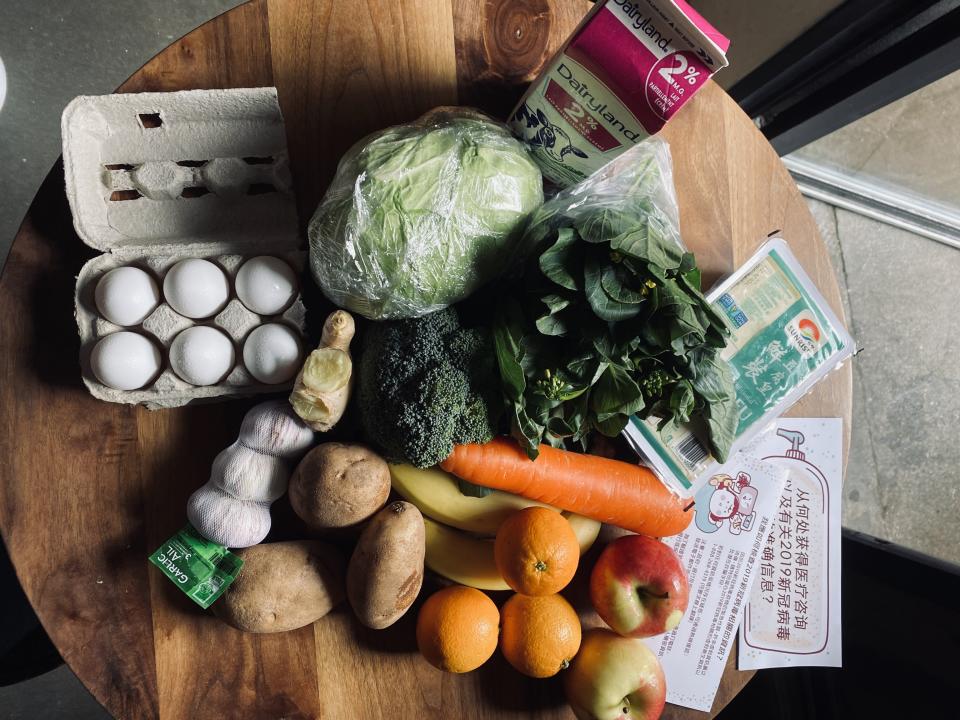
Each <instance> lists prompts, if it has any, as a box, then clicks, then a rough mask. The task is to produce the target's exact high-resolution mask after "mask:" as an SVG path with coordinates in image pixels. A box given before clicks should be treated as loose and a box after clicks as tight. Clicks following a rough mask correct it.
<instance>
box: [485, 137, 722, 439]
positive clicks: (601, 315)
mask: <svg viewBox="0 0 960 720" xmlns="http://www.w3.org/2000/svg"><path fill="white" fill-rule="evenodd" d="M522 245H523V248H525V249H526V250H527V251H528V252H529V254H530V256H531V257H530V260H529V261H528V262H527V263H526V265H525V274H524V277H523V281H522V282H521V283H520V285H519V287H520V288H522V290H520V292H519V297H517V298H515V299H511V300H512V301H510V302H506V301H501V305H502V307H501V308H500V310H499V312H498V313H497V320H496V322H495V328H494V339H495V342H496V344H497V357H498V360H499V362H500V374H501V380H502V381H503V386H504V389H505V392H506V394H507V399H508V401H509V405H510V412H511V425H512V427H511V432H512V434H513V436H514V437H515V438H516V439H517V440H518V441H519V442H520V443H521V444H522V445H523V446H524V447H525V448H526V449H527V451H528V454H530V455H531V456H533V455H534V454H535V453H536V451H537V447H538V445H539V443H541V442H547V443H550V444H551V445H562V446H566V447H572V448H576V447H577V446H579V447H580V449H585V448H586V447H587V445H588V442H589V437H590V434H591V433H592V432H593V431H597V432H599V433H601V434H603V435H607V436H610V437H612V436H615V435H617V434H619V433H620V432H622V431H623V429H624V428H625V427H626V426H627V423H628V422H629V421H630V418H631V417H633V416H639V417H641V418H643V419H647V418H654V419H655V422H656V423H657V425H658V426H660V427H666V426H668V425H670V426H672V425H677V424H681V423H687V422H690V421H694V422H696V423H698V424H701V425H702V426H703V427H704V428H705V430H706V436H707V438H708V440H709V445H710V447H711V449H713V450H714V451H715V452H716V454H717V456H718V457H725V456H726V454H727V452H728V450H729V448H730V444H731V442H732V440H733V433H734V431H735V430H736V427H737V404H736V398H735V395H734V387H733V378H732V376H731V373H730V368H729V366H728V365H727V363H725V362H723V361H722V360H721V358H720V353H721V351H722V349H723V348H724V346H725V345H726V340H727V337H728V334H729V333H728V330H727V327H726V324H725V321H724V318H723V316H722V315H721V314H720V313H719V312H717V310H716V309H715V308H713V307H712V306H711V305H710V304H709V303H708V302H707V300H706V298H705V297H704V296H703V294H702V292H701V290H700V271H699V270H698V269H697V266H696V260H695V258H694V256H693V255H692V254H691V253H688V252H687V251H686V250H685V248H684V247H683V244H682V242H681V240H680V229H679V210H678V207H677V201H676V193H675V191H674V187H673V178H672V170H671V161H670V151H669V147H668V146H667V144H666V143H665V142H664V141H662V140H659V139H656V138H650V139H648V140H645V141H644V142H642V143H639V144H638V145H636V146H634V147H633V148H631V149H630V150H629V151H627V152H626V153H624V154H623V155H621V156H620V157H619V158H617V159H616V160H614V161H613V162H612V163H610V164H609V165H606V166H605V167H603V168H601V169H600V170H598V171H597V172H596V173H594V174H593V175H591V176H590V177H588V178H587V179H586V180H584V181H583V182H581V183H580V184H578V185H575V186H573V187H571V188H568V189H566V190H564V191H562V192H561V193H559V194H558V195H557V196H556V197H555V198H553V199H552V200H550V201H548V202H547V203H545V204H544V205H543V206H542V207H541V208H540V209H539V210H537V211H536V212H534V213H533V214H532V215H531V217H530V220H529V222H528V225H527V229H526V231H525V232H524V237H523V243H522Z"/></svg>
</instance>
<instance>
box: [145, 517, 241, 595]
mask: <svg viewBox="0 0 960 720" xmlns="http://www.w3.org/2000/svg"><path fill="white" fill-rule="evenodd" d="M150 562H152V563H153V564H154V565H156V566H157V567H158V568H160V571H161V572H162V573H163V574H164V575H166V576H167V577H168V578H170V580H171V582H173V584H174V585H176V586H177V587H178V588H180V590H182V591H183V593H184V594H186V596H187V597H188V598H190V599H191V600H193V601H194V602H195V603H196V604H197V605H199V606H200V607H202V608H204V609H206V608H208V607H210V606H211V605H212V604H213V602H214V601H215V600H216V599H217V598H218V597H220V596H221V595H222V594H223V592H224V590H226V589H227V588H228V587H230V583H232V582H233V581H234V580H235V579H236V577H237V575H238V574H239V572H240V568H242V567H243V560H241V559H240V558H238V557H237V556H236V555H234V554H233V553H232V552H230V551H229V550H227V548H225V547H224V546H223V545H219V544H217V543H215V542H210V541H209V540H207V539H206V538H205V537H203V536H202V535H201V534H200V533H198V532H197V531H196V530H195V529H194V527H193V526H192V525H190V524H189V523H188V524H187V526H186V527H184V528H183V529H182V530H180V531H179V532H178V533H177V534H176V535H174V536H173V537H172V538H170V539H169V540H167V541H166V542H165V543H163V545H161V546H160V547H159V548H157V549H156V550H155V551H154V552H153V554H152V555H151V556H150Z"/></svg>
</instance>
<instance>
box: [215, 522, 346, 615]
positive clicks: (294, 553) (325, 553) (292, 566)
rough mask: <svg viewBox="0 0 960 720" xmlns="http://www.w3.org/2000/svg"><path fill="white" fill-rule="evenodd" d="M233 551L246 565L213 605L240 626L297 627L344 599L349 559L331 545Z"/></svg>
mask: <svg viewBox="0 0 960 720" xmlns="http://www.w3.org/2000/svg"><path fill="white" fill-rule="evenodd" d="M234 552H236V554H237V555H238V556H239V557H240V558H241V559H242V560H243V568H242V569H241V570H240V574H239V575H238V576H237V579H236V580H234V581H233V584H232V585H231V586H230V587H229V588H227V591H226V592H225V593H224V594H223V597H221V598H220V599H219V600H218V601H217V602H216V603H215V604H214V605H213V608H214V612H215V613H216V615H217V616H218V617H219V618H220V619H222V620H223V621H224V622H226V623H227V624H228V625H232V626H233V627H235V628H237V629H238V630H243V631H244V632H252V633H271V632H283V631H285V630H295V629H296V628H299V627H303V626H304V625H309V624H310V623H312V622H316V621H317V620H319V619H320V618H322V617H323V616H324V615H326V614H327V613H328V612H330V610H331V609H332V608H333V607H334V606H335V605H337V604H338V603H339V602H340V601H341V600H343V597H344V588H343V581H344V566H345V565H346V563H345V562H344V559H343V556H342V555H341V554H340V552H339V551H338V550H337V549H336V548H335V547H333V546H332V545H327V544H326V543H322V542H319V541H317V540H298V541H295V542H278V543H267V544H265V545H254V546H253V547H249V548H245V549H243V550H236V551H234Z"/></svg>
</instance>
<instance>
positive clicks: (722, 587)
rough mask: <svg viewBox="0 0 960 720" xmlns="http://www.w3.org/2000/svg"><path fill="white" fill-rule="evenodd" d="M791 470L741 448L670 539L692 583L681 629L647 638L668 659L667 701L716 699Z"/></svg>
mask: <svg viewBox="0 0 960 720" xmlns="http://www.w3.org/2000/svg"><path fill="white" fill-rule="evenodd" d="M786 476H787V471H786V470H785V469H784V468H782V467H779V466H777V465H773V464H771V463H765V462H763V461H761V460H759V459H757V458H755V457H753V456H751V455H745V454H743V453H737V454H735V455H734V457H733V458H731V459H730V461H729V462H727V463H726V464H724V465H723V466H721V467H720V468H718V469H717V471H716V472H715V473H714V474H713V476H712V477H711V478H710V480H709V482H708V484H707V485H705V486H704V487H703V488H702V489H701V490H700V491H699V492H698V493H697V494H696V496H695V501H696V506H695V508H694V520H693V523H691V525H690V527H689V528H688V529H687V530H686V531H684V532H683V533H681V534H679V535H676V536H674V537H672V538H664V542H666V543H667V544H668V545H670V547H672V548H673V549H674V551H675V552H676V553H677V555H678V556H679V557H680V561H681V562H682V563H683V566H684V569H685V570H686V572H687V578H688V580H689V583H690V601H689V605H688V606H687V612H686V615H685V616H684V618H683V620H682V621H681V622H680V625H679V626H678V627H677V629H676V630H674V631H673V632H670V633H667V634H665V635H658V636H657V637H653V638H649V639H647V640H645V642H646V643H647V645H648V646H649V647H650V649H651V650H653V651H654V652H655V653H656V654H657V656H658V657H659V658H660V663H661V664H662V665H663V672H664V675H665V676H666V680H667V702H671V703H674V704H676V705H683V706H684V707H688V708H693V709H695V710H710V707H711V705H713V698H714V696H715V695H716V694H717V688H718V687H719V685H720V676H721V675H723V669H724V666H725V665H726V661H727V656H728V655H729V653H730V648H731V647H733V644H734V639H735V637H736V633H737V626H738V625H739V624H740V617H741V612H740V611H741V606H742V603H743V601H744V599H745V598H746V597H747V595H748V594H749V592H750V587H751V585H752V581H753V573H754V567H755V565H756V562H757V560H758V558H759V557H760V551H761V549H762V547H763V542H764V540H765V539H766V537H767V535H768V533H769V529H770V527H771V522H772V521H773V515H774V512H775V510H776V506H777V501H778V499H779V498H780V493H781V491H782V490H783V485H784V482H785V480H786Z"/></svg>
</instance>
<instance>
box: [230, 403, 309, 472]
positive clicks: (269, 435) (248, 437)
mask: <svg viewBox="0 0 960 720" xmlns="http://www.w3.org/2000/svg"><path fill="white" fill-rule="evenodd" d="M238 440H239V442H240V444H241V445H245V446H246V447H248V448H250V449H251V450H255V451H257V452H260V453H264V454H266V455H275V456H276V457H282V458H285V459H287V460H297V459H299V458H300V456H301V455H303V454H304V453H305V452H306V451H307V450H308V449H309V448H310V446H311V445H313V430H311V429H310V428H309V427H308V426H307V425H306V423H304V422H303V420H301V419H300V418H299V417H298V416H297V414H296V413H295V412H294V411H293V408H291V407H290V403H288V402H287V401H286V400H271V401H268V402H264V403H260V404H259V405H256V406H254V407H252V408H250V410H249V411H248V412H247V414H246V415H245V416H244V418H243V424H241V425H240V437H239V438H238Z"/></svg>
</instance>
